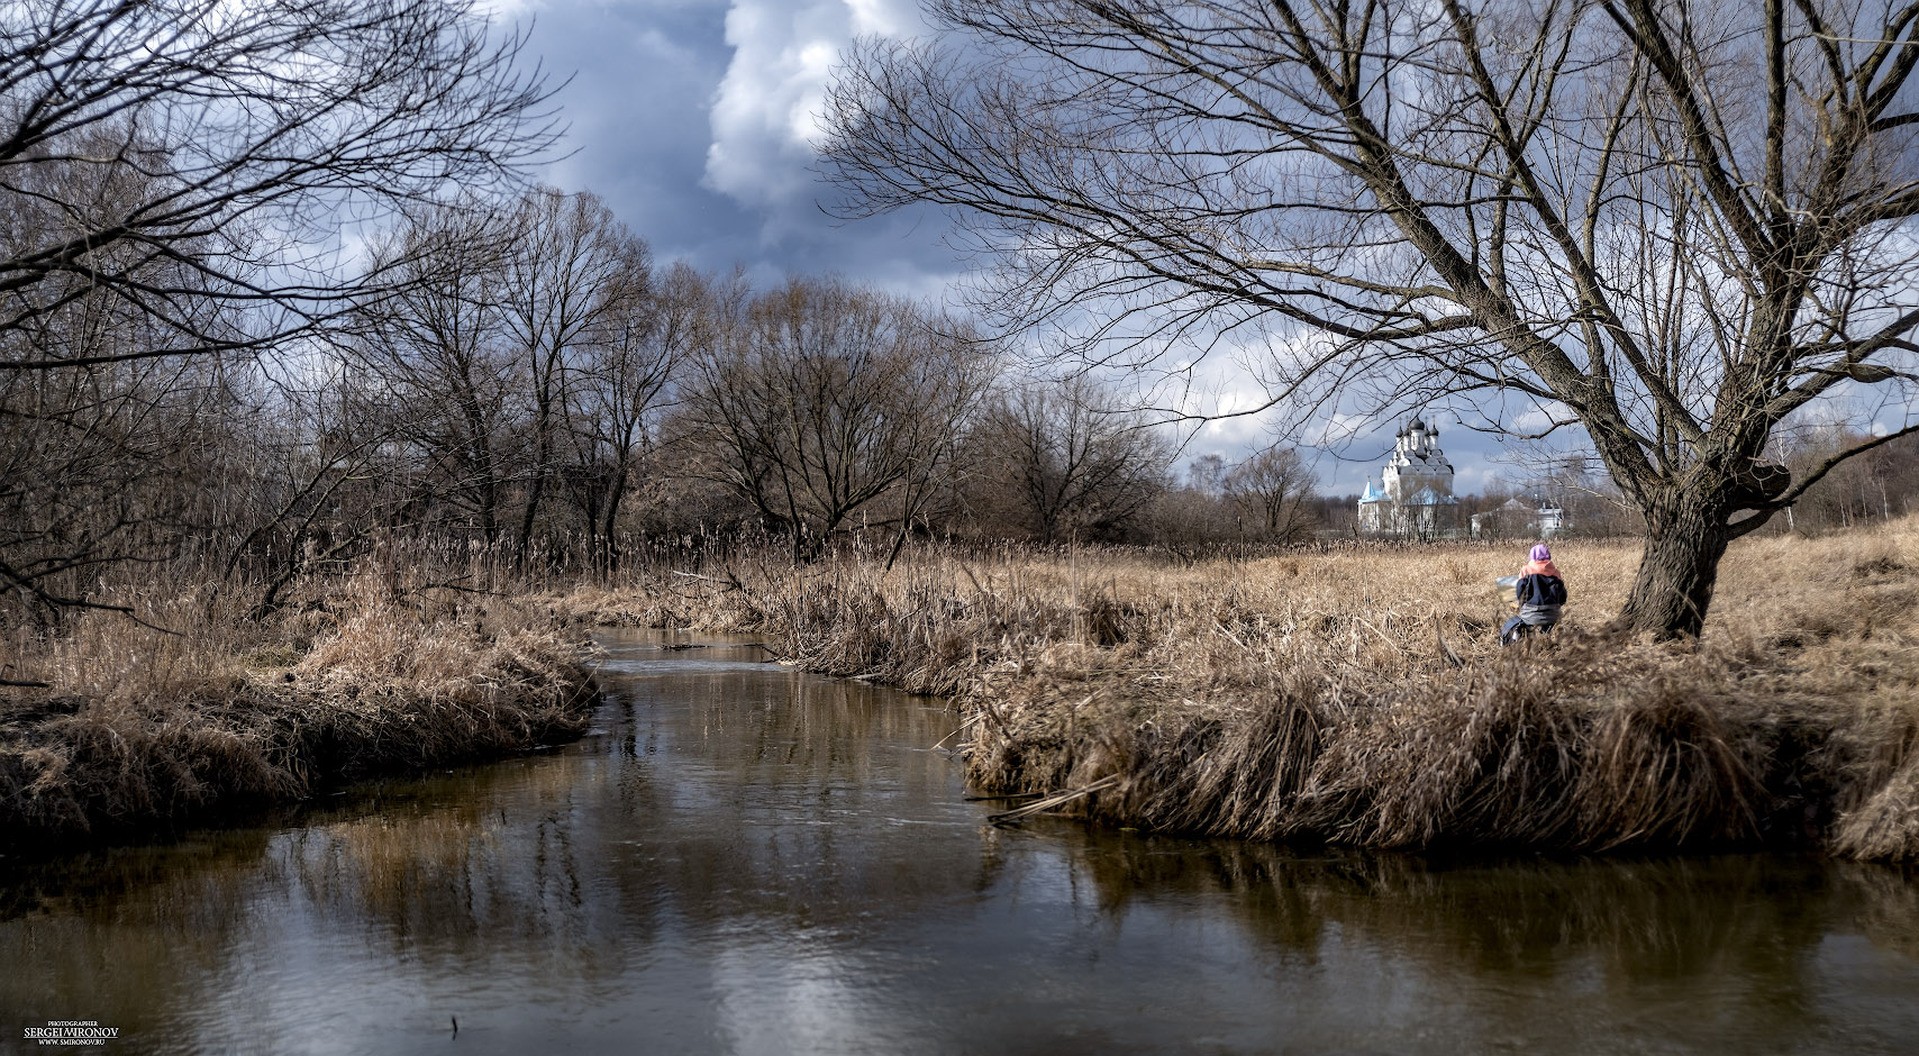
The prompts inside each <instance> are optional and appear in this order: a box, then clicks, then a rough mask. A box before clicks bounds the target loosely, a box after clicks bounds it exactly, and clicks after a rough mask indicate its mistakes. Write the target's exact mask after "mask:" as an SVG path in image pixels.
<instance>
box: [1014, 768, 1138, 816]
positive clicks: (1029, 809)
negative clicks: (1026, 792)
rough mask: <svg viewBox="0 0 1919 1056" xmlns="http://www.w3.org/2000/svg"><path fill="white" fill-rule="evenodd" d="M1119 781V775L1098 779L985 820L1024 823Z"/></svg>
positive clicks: (1104, 789) (1102, 790)
mask: <svg viewBox="0 0 1919 1056" xmlns="http://www.w3.org/2000/svg"><path fill="white" fill-rule="evenodd" d="M1119 780H1120V775H1118V774H1109V775H1107V776H1105V777H1102V778H1100V779H1099V780H1098V781H1095V782H1093V783H1092V784H1090V785H1087V786H1086V787H1084V788H1071V789H1067V790H1066V791H1064V792H1055V793H1053V794H1052V795H1050V796H1047V797H1046V798H1045V799H1042V800H1039V801H1038V802H1036V803H1028V804H1027V805H1025V806H1023V807H1016V808H1014V809H1012V810H1007V811H1001V812H1000V813H998V814H988V815H987V816H986V820H987V821H990V822H992V823H993V824H995V825H1012V824H1015V823H1017V822H1020V821H1024V820H1025V819H1027V818H1030V817H1032V816H1033V815H1035V814H1044V813H1045V812H1047V811H1049V810H1052V809H1053V808H1054V807H1062V806H1065V805H1066V804H1068V803H1071V802H1072V801H1074V800H1076V799H1079V798H1081V797H1084V796H1090V795H1092V794H1093V793H1095V792H1104V791H1106V790H1107V789H1109V788H1112V787H1113V786H1114V785H1117V784H1119Z"/></svg>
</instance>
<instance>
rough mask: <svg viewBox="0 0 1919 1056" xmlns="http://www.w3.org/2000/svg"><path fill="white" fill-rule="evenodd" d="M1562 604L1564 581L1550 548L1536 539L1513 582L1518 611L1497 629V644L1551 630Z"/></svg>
mask: <svg viewBox="0 0 1919 1056" xmlns="http://www.w3.org/2000/svg"><path fill="white" fill-rule="evenodd" d="M1565 604H1566V582H1565V581H1564V580H1562V579H1560V578H1559V569H1558V568H1557V567H1556V566H1554V564H1553V552H1552V550H1551V549H1549V548H1548V547H1547V546H1546V544H1545V543H1540V544H1538V545H1536V546H1534V547H1533V549H1532V553H1531V554H1530V555H1529V560H1528V561H1527V562H1526V567H1525V568H1523V569H1521V570H1520V572H1519V582H1517V583H1515V584H1513V605H1514V607H1516V608H1517V609H1518V610H1519V612H1518V613H1517V614H1516V615H1514V616H1513V618H1512V619H1510V620H1507V621H1506V625H1505V626H1504V627H1501V628H1500V629H1499V644H1501V645H1511V644H1513V643H1514V642H1516V641H1518V640H1519V639H1521V638H1523V637H1525V636H1526V635H1528V634H1530V633H1532V632H1533V631H1551V630H1552V629H1553V625H1554V624H1556V623H1558V622H1559V611H1560V608H1561V607H1562V606H1564V605H1565Z"/></svg>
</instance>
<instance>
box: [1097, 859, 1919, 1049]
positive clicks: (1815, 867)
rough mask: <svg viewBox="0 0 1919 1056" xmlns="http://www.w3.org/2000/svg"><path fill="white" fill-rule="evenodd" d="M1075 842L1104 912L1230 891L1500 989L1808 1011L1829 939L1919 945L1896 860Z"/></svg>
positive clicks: (1268, 928)
mask: <svg viewBox="0 0 1919 1056" xmlns="http://www.w3.org/2000/svg"><path fill="white" fill-rule="evenodd" d="M1067 843H1068V845H1069V846H1076V847H1077V849H1076V852H1075V858H1074V866H1075V868H1076V869H1077V870H1080V871H1082V874H1083V875H1085V876H1086V877H1088V878H1089V879H1090V880H1091V881H1092V883H1093V884H1094V886H1095V888H1096V889H1097V891H1098V892H1099V897H1100V899H1101V903H1102V905H1103V907H1104V908H1105V910H1106V912H1108V913H1113V914H1123V913H1125V912H1127V911H1128V909H1129V907H1131V906H1133V905H1135V904H1137V903H1151V902H1155V901H1161V900H1165V899H1166V898H1167V897H1168V896H1169V895H1171V894H1174V893H1214V892H1218V893H1224V894H1227V895H1228V896H1230V901H1229V903H1228V904H1229V905H1231V906H1232V907H1233V908H1234V909H1235V910H1236V912H1237V914H1238V915H1239V916H1240V918H1241V919H1242V920H1243V921H1244V922H1245V923H1246V925H1247V927H1248V928H1249V929H1251V931H1252V932H1253V933H1254V934H1257V935H1259V936H1261V937H1262V938H1263V939H1264V940H1265V941H1266V942H1268V943H1271V944H1272V946H1273V947H1274V948H1275V949H1277V950H1281V951H1287V952H1290V953H1293V954H1297V955H1300V956H1304V957H1306V958H1308V959H1313V958H1317V957H1318V956H1320V955H1321V954H1322V953H1324V952H1325V950H1326V948H1327V947H1328V946H1329V945H1339V946H1344V947H1353V946H1355V945H1359V946H1368V945H1370V946H1374V947H1377V948H1382V949H1391V950H1393V951H1395V955H1396V956H1399V955H1403V956H1408V957H1410V958H1412V959H1414V960H1415V961H1417V962H1419V963H1421V964H1423V965H1425V966H1427V967H1428V968H1429V969H1430V970H1432V971H1433V972H1434V973H1436V974H1438V975H1441V976H1450V975H1453V974H1458V973H1464V974H1466V975H1468V976H1471V977H1477V978H1481V979H1484V980H1486V981H1488V982H1496V981H1498V980H1502V979H1510V980H1515V981H1518V982H1521V983H1529V982H1530V981H1533V980H1537V979H1540V978H1543V977H1546V976H1550V975H1552V974H1553V973H1556V972H1562V971H1564V972H1573V973H1578V972H1581V971H1585V970H1587V969H1588V968H1591V969H1595V970H1597V971H1598V972H1599V973H1600V976H1601V979H1602V981H1603V983H1604V985H1605V986H1607V987H1609V988H1616V987H1621V986H1625V985H1628V984H1633V985H1653V984H1658V983H1659V982H1660V981H1662V980H1666V979H1682V978H1694V979H1711V978H1715V977H1723V978H1728V979H1732V978H1737V979H1743V980H1748V981H1750V982H1752V983H1753V987H1754V989H1755V990H1757V991H1763V992H1764V993H1766V994H1768V995H1769V1000H1778V999H1781V998H1782V995H1786V994H1801V995H1802V996H1804V998H1805V1000H1806V1003H1807V1004H1808V1005H1810V1004H1812V1003H1814V1002H1815V1000H1816V997H1817V995H1816V994H1812V993H1810V992H1808V991H1807V989H1806V988H1808V987H1809V986H1811V981H1810V980H1809V979H1808V978H1807V975H1808V970H1809V966H1810V963H1811V961H1812V960H1813V959H1814V955H1815V953H1816V951H1817V950H1818V948H1819V946H1820V944H1821V943H1822V941H1824V940H1825V939H1826V938H1827V937H1828V936H1830V935H1834V934H1845V933H1849V932H1852V931H1854V930H1857V931H1859V932H1861V933H1863V934H1864V936H1865V937H1866V938H1867V939H1868V940H1869V941H1871V942H1873V943H1874V944H1876V945H1879V946H1882V947H1885V948H1888V949H1892V950H1895V951H1898V952H1901V953H1904V954H1906V955H1907V956H1915V954H1919V950H1915V947H1914V942H1913V940H1914V938H1915V937H1916V936H1919V884H1915V883H1914V880H1915V879H1919V878H1915V877H1913V876H1911V875H1901V874H1900V872H1899V871H1898V870H1888V869H1886V868H1884V867H1863V866H1856V865H1832V864H1821V863H1817V862H1813V861H1809V860H1805V859H1790V858H1779V857H1772V856H1746V855H1733V856H1714V857H1707V858H1658V859H1637V860H1636V859H1610V860H1590V859H1589V860H1583V861H1566V862H1550V861H1539V860H1532V859H1499V860H1491V859H1487V860H1480V861H1467V862H1461V861H1455V862H1441V863H1436V862H1433V861H1431V860H1428V859H1422V858H1419V857H1412V856H1403V855H1391V854H1376V853H1370V852H1356V851H1355V852H1339V853H1328V854H1320V855H1300V854H1294V853H1289V852H1287V851H1285V850H1283V849H1280V848H1276V847H1273V846H1270V845H1262V844H1255V843H1241V842H1236V841H1208V842H1186V841H1174V840H1167V839H1164V838H1153V837H1124V836H1113V835H1107V836H1099V837H1093V838H1090V839H1088V840H1086V841H1084V842H1079V843H1077V844H1076V843H1075V841H1071V840H1069V841H1067ZM1568 981H1569V983H1572V982H1577V980H1576V979H1571V978H1569V980H1568ZM1752 1011H1753V1012H1754V1013H1755V1014H1769V1010H1768V1009H1765V1008H1763V1007H1760V1008H1755V1009H1753V1010H1752Z"/></svg>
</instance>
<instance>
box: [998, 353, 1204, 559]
mask: <svg viewBox="0 0 1919 1056" xmlns="http://www.w3.org/2000/svg"><path fill="white" fill-rule="evenodd" d="M970 440H971V446H972V448H973V452H974V453H973V458H972V461H973V466H972V469H973V474H974V481H975V486H974V487H975V491H976V492H978V493H982V494H981V495H980V498H979V499H976V502H977V503H978V504H979V505H981V506H984V507H988V508H990V507H991V506H992V505H994V504H996V503H997V504H1004V505H1006V506H1009V507H1010V511H1009V512H1010V514H1011V519H1012V520H1013V521H1014V522H1015V523H1016V524H1017V526H1018V528H1019V529H1021V530H1023V531H1024V532H1025V533H1026V534H1028V535H1030V536H1031V537H1032V538H1034V539H1036V540H1038V541H1039V542H1041V543H1048V544H1050V543H1056V542H1063V541H1066V540H1068V539H1075V538H1077V539H1082V540H1098V539H1105V538H1110V537H1112V536H1114V535H1116V534H1117V533H1119V532H1120V531H1121V530H1123V529H1124V528H1125V527H1126V526H1127V525H1128V524H1130V523H1131V521H1132V520H1133V518H1135V517H1136V516H1137V515H1139V514H1140V513H1141V512H1142V511H1144V510H1145V509H1146V508H1147V506H1148V505H1149V504H1150V503H1151V502H1152V500H1153V499H1154V498H1156V497H1157V496H1158V495H1159V494H1160V493H1161V492H1162V491H1164V490H1165V489H1166V486H1167V482H1168V475H1169V472H1168V471H1169V469H1170V467H1171V464H1172V449H1171V445H1170V444H1168V443H1167V442H1166V440H1165V439H1164V438H1163V437H1162V436H1160V434H1158V433H1157V432H1155V431H1154V430H1153V429H1152V428H1151V427H1150V426H1149V425H1148V424H1147V423H1146V421H1145V420H1144V419H1143V418H1142V417H1141V416H1140V415H1138V414H1136V413H1132V412H1129V411H1127V410H1126V409H1125V408H1124V407H1123V406H1122V404H1121V401H1120V400H1119V399H1118V397H1117V396H1116V395H1115V394H1114V393H1113V392H1111V391H1110V390H1108V389H1106V388H1104V387H1102V386H1100V385H1099V384H1097V383H1095V382H1093V381H1091V380H1089V379H1087V378H1084V377H1078V378H1071V379H1068V380H1065V381H1060V382H1045V381H1040V382H1030V383H1026V384H1021V385H1016V386H1014V387H1012V388H1010V389H1009V390H1006V391H1003V392H1002V393H1001V394H1000V396H999V398H998V399H996V400H995V401H994V402H993V403H991V404H990V405H989V406H988V407H987V409H986V411H985V413H983V414H982V415H981V416H980V421H979V424H978V425H977V426H976V427H975V428H974V430H973V434H972V436H971V438H970Z"/></svg>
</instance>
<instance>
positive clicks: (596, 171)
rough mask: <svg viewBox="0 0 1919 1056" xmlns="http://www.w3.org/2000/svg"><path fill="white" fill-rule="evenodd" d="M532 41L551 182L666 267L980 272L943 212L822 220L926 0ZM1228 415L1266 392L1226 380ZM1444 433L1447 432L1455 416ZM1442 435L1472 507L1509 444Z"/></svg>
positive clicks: (903, 287) (773, 10)
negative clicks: (823, 120) (869, 97)
mask: <svg viewBox="0 0 1919 1056" xmlns="http://www.w3.org/2000/svg"><path fill="white" fill-rule="evenodd" d="M494 8H495V10H496V11H497V13H498V17H500V18H502V19H504V20H508V21H512V22H517V23H518V24H520V25H521V26H522V27H525V28H526V29H527V31H528V33H529V40H528V55H527V58H528V59H530V60H532V59H537V60H538V61H539V62H540V63H541V64H542V65H543V66H544V67H545V68H546V69H547V70H548V71H549V72H550V73H552V74H553V75H554V76H555V77H556V78H558V77H566V76H570V77H571V81H570V82H569V83H568V85H567V86H566V88H565V89H564V90H563V91H562V92H561V93H560V95H559V99H558V102H559V104H560V106H561V107H562V109H563V114H564V119H565V121H566V123H567V124H568V125H569V126H570V129H571V131H570V133H569V136H568V141H567V149H568V151H569V154H568V156H566V157H565V158H564V159H563V160H560V161H557V162H555V163H553V164H552V165H550V166H549V167H548V169H547V171H546V172H545V173H544V179H545V180H546V181H547V182H549V183H552V184H555V185H557V186H560V187H562V188H564V189H566V190H569V191H573V190H591V191H593V192H595V193H597V194H599V195H600V196H601V197H603V198H605V199H606V200H607V201H608V203H609V204H610V205H611V206H612V208H613V209H614V211H615V212H616V213H617V214H618V215H619V216H620V217H621V218H622V219H623V220H624V221H625V222H626V223H627V225H628V226H630V227H631V228H632V229H633V230H634V231H636V232H637V233H639V234H640V235H641V236H643V237H644V238H646V239H647V241H648V242H649V243H651V244H652V246H653V249H654V252H655V254H656V256H657V257H659V258H661V259H667V260H671V259H679V260H686V261H688V262H689V263H692V264H694V265H696V266H698V267H701V268H703V269H707V270H725V269H730V268H732V267H734V266H735V265H738V266H743V267H745V268H747V269H748V272H749V274H751V275H752V276H753V278H754V279H755V280H756V282H759V283H761V284H765V283H770V282H773V281H777V280H778V279H779V278H780V277H781V276H783V275H786V274H792V273H823V272H830V273H835V274H838V275H841V276H844V277H846V278H848V279H852V280H856V281H863V282H871V283H874V284H876V285H880V286H883V287H885V288H887V289H890V290H894V291H896V292H900V293H904V294H908V295H912V296H919V297H927V298H934V299H938V298H940V297H941V296H942V295H944V294H945V293H946V292H947V290H948V289H949V288H950V287H951V285H952V284H953V283H954V281H955V280H957V279H959V278H961V277H962V276H963V275H964V274H965V272H966V271H967V269H968V268H969V267H972V266H975V264H974V263H973V262H969V261H967V260H965V259H963V258H961V257H960V256H958V255H957V254H956V253H955V252H954V251H953V250H951V249H950V248H949V247H948V246H947V245H946V243H945V241H944V239H943V237H942V236H943V235H944V234H945V233H946V230H947V227H946V223H945V221H944V219H943V218H942V217H941V216H940V215H938V214H937V213H934V212H932V211H930V210H929V211H923V212H919V213H913V214H902V215H893V216H888V217H883V218H880V219H876V220H866V221H860V222H858V223H853V224H844V223H841V222H838V221H835V220H833V219H832V218H830V217H828V216H826V215H825V214H824V213H823V212H822V210H821V208H820V203H821V201H822V199H823V198H825V197H827V196H828V195H829V194H830V190H829V189H827V188H825V187H823V186H822V185H820V184H819V183H818V181H817V180H816V179H815V176H814V174H813V171H812V168H811V166H812V161H813V152H812V148H811V146H810V140H811V139H812V138H813V137H814V136H815V134H816V133H817V123H816V122H817V115H818V113H819V110H820V95H821V90H822V88H823V86H824V85H825V83H826V80H827V77H828V75H829V71H830V69H831V67H832V65H833V63H834V61H835V60H836V58H837V57H838V55H839V53H840V50H841V49H842V48H843V47H845V45H846V44H847V43H848V42H849V41H850V40H852V39H853V37H854V36H855V35H860V34H887V35H911V34H913V33H916V32H919V31H920V30H921V29H922V23H921V22H920V21H919V17H918V14H917V5H916V3H915V0H497V2H496V3H495V5H494ZM1215 384H1216V386H1217V389H1218V391H1219V394H1220V395H1222V396H1223V398H1224V399H1225V400H1226V401H1227V402H1229V403H1230V402H1232V401H1233V400H1234V399H1235V397H1236V394H1235V392H1234V387H1235V386H1236V385H1237V386H1240V391H1239V393H1238V394H1237V398H1238V399H1239V400H1240V401H1241V402H1243V403H1251V402H1253V401H1252V399H1251V392H1252V389H1251V388H1250V386H1246V385H1244V384H1243V383H1241V382H1238V381H1236V380H1235V379H1234V378H1232V377H1231V376H1229V375H1226V374H1223V373H1222V374H1221V375H1220V376H1219V377H1218V378H1216V379H1215ZM1440 420H1441V422H1442V423H1446V424H1450V423H1449V419H1448V418H1447V417H1445V416H1443V415H1442V416H1441V419H1440ZM1394 428H1395V423H1370V422H1368V423H1363V424H1362V426H1361V429H1360V433H1361V439H1360V440H1359V441H1358V442H1356V443H1352V444H1349V445H1345V446H1344V447H1343V448H1342V449H1341V454H1342V455H1344V456H1345V459H1344V460H1342V459H1341V458H1339V457H1335V456H1334V455H1332V454H1330V453H1329V454H1326V455H1323V456H1321V457H1320V460H1319V462H1318V466H1317V468H1318V472H1319V476H1320V480H1321V485H1322V489H1323V490H1325V491H1328V492H1333V493H1344V492H1357V491H1359V490H1360V488H1361V487H1362V485H1363V480H1364V477H1365V474H1366V473H1367V471H1368V470H1369V469H1370V468H1373V466H1372V465H1371V463H1374V462H1375V461H1376V460H1377V458H1378V457H1379V456H1381V455H1383V454H1384V453H1385V452H1386V451H1387V450H1389V449H1390V448H1391V446H1392V433H1393V430H1394ZM1448 432H1449V434H1450V435H1446V436H1444V437H1442V439H1444V440H1445V441H1446V447H1447V449H1448V451H1449V453H1452V454H1453V455H1454V457H1453V462H1454V465H1455V466H1457V467H1458V469H1459V481H1458V490H1459V491H1460V492H1462V493H1464V492H1470V491H1476V490H1479V489H1480V488H1481V487H1483V486H1484V485H1485V483H1486V479H1487V477H1488V476H1489V475H1490V474H1492V473H1495V472H1505V473H1508V474H1510V473H1511V472H1512V469H1511V467H1510V466H1508V465H1501V464H1498V463H1497V462H1495V461H1493V460H1492V458H1493V457H1495V456H1496V454H1497V450H1496V447H1495V446H1494V445H1492V444H1490V443H1487V442H1485V441H1482V440H1480V439H1478V438H1476V437H1469V436H1468V435H1467V434H1466V433H1465V432H1464V431H1463V430H1457V429H1452V430H1448ZM1269 442H1271V435H1270V432H1269V423H1267V422H1266V421H1263V420H1261V419H1259V418H1256V417H1255V418H1237V419H1231V420H1228V421H1222V422H1218V423H1215V424H1213V425H1210V426H1207V427H1205V428H1203V429H1201V430H1200V431H1199V432H1198V433H1197V434H1196V435H1195V436H1194V437H1193V438H1192V440H1191V442H1190V443H1189V444H1188V445H1187V448H1186V451H1185V455H1186V457H1189V458H1190V457H1193V456H1197V455H1201V454H1206V453H1213V452H1216V453H1219V454H1222V455H1224V456H1226V457H1227V458H1228V459H1232V460H1236V459H1238V458H1240V457H1243V456H1244V455H1245V454H1246V453H1248V452H1249V451H1251V450H1253V449H1255V448H1257V447H1259V446H1262V445H1263V444H1265V443H1269Z"/></svg>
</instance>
